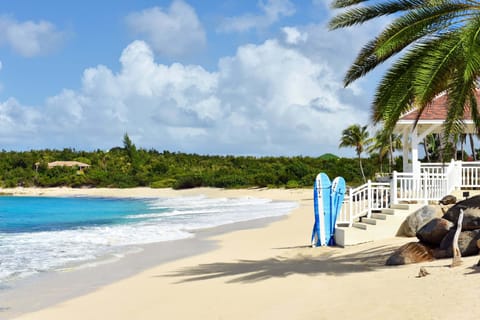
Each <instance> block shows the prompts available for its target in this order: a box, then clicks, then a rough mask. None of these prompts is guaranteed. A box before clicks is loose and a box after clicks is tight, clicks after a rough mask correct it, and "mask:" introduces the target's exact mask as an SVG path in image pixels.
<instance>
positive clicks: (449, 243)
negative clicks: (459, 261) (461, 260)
mask: <svg viewBox="0 0 480 320" xmlns="http://www.w3.org/2000/svg"><path fill="white" fill-rule="evenodd" d="M440 204H441V205H442V206H446V208H448V210H446V212H445V213H444V214H443V215H440V214H439V213H438V212H439V211H438V210H436V209H435V207H433V206H426V207H424V208H422V209H421V210H419V211H417V212H415V213H414V214H412V215H411V216H409V217H408V218H407V220H406V221H405V222H404V224H403V225H402V227H401V231H400V232H401V233H402V235H404V236H413V234H412V233H413V231H414V230H415V234H414V235H415V236H416V237H417V238H418V240H419V241H417V242H410V243H407V244H405V245H403V246H402V247H400V248H399V249H397V250H396V251H395V252H394V253H393V254H392V256H390V257H389V258H388V260H387V262H386V264H387V265H402V264H409V263H415V262H423V261H431V260H434V259H441V258H451V257H452V256H453V238H454V235H455V231H456V229H457V221H458V216H459V215H460V210H463V214H464V216H463V222H462V227H461V228H462V229H461V233H460V237H459V239H458V247H459V250H460V253H461V255H462V256H471V255H476V254H478V253H479V246H478V245H477V241H478V240H480V195H478V196H474V197H471V198H468V199H465V200H462V201H459V202H456V199H455V197H453V196H446V197H444V198H443V199H442V200H441V201H440ZM479 243H480V242H479Z"/></svg>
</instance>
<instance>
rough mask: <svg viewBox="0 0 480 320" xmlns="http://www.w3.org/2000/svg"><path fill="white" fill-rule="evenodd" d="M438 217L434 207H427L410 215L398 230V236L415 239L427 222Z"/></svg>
mask: <svg viewBox="0 0 480 320" xmlns="http://www.w3.org/2000/svg"><path fill="white" fill-rule="evenodd" d="M436 217H437V210H436V208H435V207H433V206H425V207H422V208H421V209H419V210H417V211H415V212H414V213H412V214H410V215H409V216H408V217H407V218H406V219H405V221H404V222H403V223H402V225H401V226H400V228H399V229H398V232H397V236H400V237H414V236H415V235H416V233H417V231H418V230H420V228H421V227H423V226H424V225H425V224H426V223H427V222H429V221H430V220H432V219H433V218H436Z"/></svg>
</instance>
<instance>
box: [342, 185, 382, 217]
mask: <svg viewBox="0 0 480 320" xmlns="http://www.w3.org/2000/svg"><path fill="white" fill-rule="evenodd" d="M389 206H390V184H389V183H377V182H371V181H370V180H368V182H367V183H366V184H363V185H361V186H359V187H357V188H350V189H349V190H348V193H347V194H346V195H345V198H344V200H343V205H342V209H341V211H340V214H339V216H338V218H337V224H347V225H348V226H351V225H352V223H353V222H354V221H355V219H358V218H360V217H363V216H367V217H370V216H371V214H372V211H374V210H381V209H384V208H388V207H389Z"/></svg>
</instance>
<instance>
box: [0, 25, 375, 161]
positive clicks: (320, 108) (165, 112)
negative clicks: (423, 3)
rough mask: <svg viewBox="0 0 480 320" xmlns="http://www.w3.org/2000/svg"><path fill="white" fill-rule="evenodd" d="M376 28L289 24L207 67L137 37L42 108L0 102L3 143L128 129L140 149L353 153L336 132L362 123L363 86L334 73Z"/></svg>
mask: <svg viewBox="0 0 480 320" xmlns="http://www.w3.org/2000/svg"><path fill="white" fill-rule="evenodd" d="M379 26H380V25H371V26H366V27H365V28H356V29H355V30H349V29H346V30H339V31H335V32H326V30H325V26H323V25H313V24H312V25H306V26H291V27H286V28H283V29H281V32H279V35H278V38H277V39H269V40H266V41H265V42H263V43H261V44H246V45H243V46H240V47H239V48H238V49H237V51H236V53H235V54H233V55H232V56H228V57H223V58H221V59H220V60H219V62H218V68H217V69H216V70H215V71H214V72H211V71H207V70H205V69H204V68H202V67H201V66H198V65H184V64H179V63H174V64H171V65H165V64H160V63H158V62H156V61H155V56H154V53H153V50H154V49H153V47H152V46H151V45H149V44H147V43H146V42H144V41H134V42H132V43H131V44H130V45H129V46H127V47H126V48H125V49H124V50H123V52H122V54H121V56H120V59H119V60H120V69H119V70H118V71H113V70H111V69H110V68H108V67H106V66H103V65H99V66H96V67H92V68H89V69H86V70H85V71H84V73H83V77H82V86H81V89H80V90H77V91H73V90H63V91H62V92H60V93H59V94H58V95H56V96H53V97H50V98H48V99H47V100H46V103H45V105H44V106H42V107H39V108H32V107H26V106H22V105H20V104H19V103H18V102H16V101H14V100H13V101H12V100H8V101H6V102H4V103H3V104H0V128H1V129H0V133H1V135H0V136H1V139H0V142H2V143H3V145H4V147H5V148H8V147H9V146H14V147H15V148H18V147H19V146H25V143H27V142H28V143H30V144H35V145H33V146H32V145H28V147H38V148H46V147H50V148H63V147H75V148H79V149H82V148H87V149H92V148H105V149H107V148H110V147H112V146H115V145H120V144H121V139H122V136H123V134H124V133H125V132H128V133H129V135H130V136H131V137H132V138H133V139H134V142H135V143H136V144H137V146H140V147H144V148H150V147H153V148H156V149H159V150H172V151H185V152H197V153H202V154H203V153H210V154H253V155H298V154H303V155H319V154H322V153H325V152H332V153H336V154H342V153H351V154H353V151H352V150H348V149H345V150H344V149H341V150H340V151H339V149H338V143H339V138H340V135H341V131H342V130H343V129H344V128H346V127H347V126H348V125H351V124H354V123H360V124H367V123H368V118H369V109H370V105H369V103H370V99H371V96H369V94H368V92H371V91H368V90H369V89H368V86H369V85H370V83H369V82H368V81H367V82H362V81H360V82H359V83H356V84H355V86H352V87H350V88H347V89H345V88H343V85H342V81H341V80H342V78H343V75H344V73H345V71H346V69H347V67H348V66H349V64H350V63H351V61H352V59H353V58H354V56H355V54H356V52H358V49H359V48H360V47H361V45H363V44H364V43H365V42H366V41H367V40H368V39H370V38H371V37H372V34H375V33H376V31H377V30H378V28H379ZM375 81H376V79H375ZM375 81H374V82H375ZM366 88H367V89H368V90H367V91H366ZM28 135H31V136H32V137H33V138H34V140H32V139H33V138H32V139H28V138H25V137H26V136H28ZM26 141H27V142H26Z"/></svg>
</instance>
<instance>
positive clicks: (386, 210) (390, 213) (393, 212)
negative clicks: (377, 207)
mask: <svg viewBox="0 0 480 320" xmlns="http://www.w3.org/2000/svg"><path fill="white" fill-rule="evenodd" d="M382 214H388V215H394V214H395V209H392V208H388V209H382Z"/></svg>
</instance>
